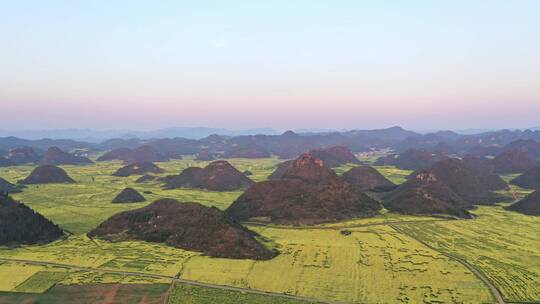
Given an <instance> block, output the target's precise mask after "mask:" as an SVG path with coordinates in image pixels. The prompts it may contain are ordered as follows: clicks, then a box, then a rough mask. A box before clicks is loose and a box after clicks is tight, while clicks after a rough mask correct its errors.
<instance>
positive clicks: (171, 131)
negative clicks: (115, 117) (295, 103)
mask: <svg viewBox="0 0 540 304" xmlns="http://www.w3.org/2000/svg"><path fill="white" fill-rule="evenodd" d="M212 134H219V135H224V136H241V135H257V134H265V135H276V134H279V133H278V132H277V131H276V130H274V129H270V128H257V129H246V130H230V129H224V128H207V127H171V128H164V129H157V130H150V131H135V130H92V129H57V130H15V131H9V130H0V137H8V136H13V137H18V138H22V139H29V140H36V139H43V138H48V139H72V140H79V141H86V142H93V143H98V142H102V141H104V140H107V139H111V138H121V139H130V138H139V139H151V138H175V137H182V138H187V139H201V138H204V137H207V136H209V135H212Z"/></svg>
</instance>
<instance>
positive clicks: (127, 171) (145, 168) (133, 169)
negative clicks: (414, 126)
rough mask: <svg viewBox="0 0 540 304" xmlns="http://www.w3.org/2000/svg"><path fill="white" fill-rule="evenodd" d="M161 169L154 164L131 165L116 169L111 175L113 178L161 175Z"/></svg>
mask: <svg viewBox="0 0 540 304" xmlns="http://www.w3.org/2000/svg"><path fill="white" fill-rule="evenodd" d="M163 172H165V171H163V169H161V168H160V167H158V166H156V165H155V164H154V163H148V162H147V163H132V164H129V165H127V166H124V167H122V168H120V169H118V170H117V171H116V172H114V173H113V175H114V176H120V177H127V176H131V175H144V174H147V173H156V174H159V173H163Z"/></svg>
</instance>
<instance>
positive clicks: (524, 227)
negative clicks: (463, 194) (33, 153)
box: [0, 159, 540, 304]
mask: <svg viewBox="0 0 540 304" xmlns="http://www.w3.org/2000/svg"><path fill="white" fill-rule="evenodd" d="M230 161H231V163H233V164H234V165H235V166H236V167H237V168H238V169H239V170H240V171H243V170H250V171H251V172H253V173H254V175H253V176H251V177H252V178H253V179H255V180H264V179H265V178H266V177H267V176H268V174H270V173H271V172H272V170H273V168H274V166H275V164H277V163H278V162H279V160H277V159H264V160H245V159H233V160H230ZM205 164H206V163H204V162H194V161H193V160H190V159H186V160H176V161H171V162H167V163H160V164H158V165H159V166H160V167H162V168H164V169H165V170H166V171H167V173H166V174H174V173H178V172H179V171H180V170H181V169H183V168H185V167H187V166H190V165H198V166H203V165H205ZM120 165H121V164H120V163H118V162H105V163H98V164H96V165H92V166H81V167H75V166H65V167H64V168H65V169H66V170H67V171H68V173H69V174H70V175H71V176H72V177H73V178H74V179H75V180H76V181H77V182H78V183H77V184H75V185H41V186H30V187H28V188H27V189H25V191H23V192H22V193H20V194H17V195H16V196H15V198H16V199H19V200H21V201H23V202H25V203H26V204H28V205H29V206H30V207H32V208H34V209H35V210H36V211H38V212H40V213H42V214H43V215H45V216H47V217H48V218H50V219H51V220H53V221H54V222H55V223H58V224H59V225H60V226H62V228H64V229H65V230H67V231H69V232H70V233H71V235H70V236H69V237H67V238H66V239H63V240H59V241H56V242H53V243H51V244H48V245H43V246H23V247H20V248H14V249H9V248H0V291H4V292H8V293H2V294H0V303H17V301H19V300H17V299H20V303H23V302H24V301H26V300H25V299H28V297H34V298H39V301H40V303H53V302H52V301H53V300H50V299H59V298H58V297H61V296H64V295H66V294H67V295H72V297H74V296H73V295H77V294H79V293H81V292H87V293H89V294H93V295H95V297H97V298H99V299H100V300H99V301H96V300H95V299H96V298H93V301H94V302H92V301H89V302H88V303H95V302H98V303H117V302H115V301H112V300H113V299H115V298H118V299H120V295H125V294H133V298H130V299H131V300H130V301H128V302H125V303H163V302H166V301H168V303H171V304H175V303H216V300H215V299H220V300H219V302H220V303H315V302H317V301H322V302H325V303H495V302H496V301H497V298H496V296H497V295H500V296H501V297H502V299H503V300H504V301H505V302H534V301H537V302H538V301H540V288H539V287H538V286H540V234H539V233H536V232H537V231H540V218H539V217H529V216H524V215H520V214H517V213H513V212H509V211H506V210H504V209H503V208H502V206H492V207H485V206H483V207H479V208H478V209H477V210H475V211H473V212H474V214H475V215H477V218H476V219H474V220H445V219H440V218H430V217H414V216H400V215H394V214H382V215H381V216H379V217H376V218H371V219H358V220H352V221H346V222H342V223H332V224H325V225H318V226H310V227H305V226H302V227H291V226H275V225H261V224H256V225H255V224H251V225H250V224H248V227H249V228H250V229H252V230H254V231H257V232H258V233H260V234H261V235H262V236H263V237H265V238H266V239H268V240H269V241H270V243H271V245H272V246H276V248H278V250H279V251H280V252H281V254H280V255H279V256H277V257H276V258H274V259H272V260H270V261H252V260H231V259H217V258H210V257H206V256H202V255H200V254H199V253H195V252H189V251H185V250H180V249H175V248H171V247H167V246H164V245H159V244H153V243H144V242H121V243H110V242H107V241H102V240H95V239H94V240H93V239H89V238H88V237H86V236H85V233H86V232H88V231H89V230H90V229H92V228H94V227H95V226H96V225H98V224H99V223H101V222H102V221H103V220H105V219H107V218H108V217H109V216H111V215H112V214H115V213H117V212H120V211H124V210H130V209H134V208H139V207H141V206H144V205H146V204H148V203H149V202H151V201H153V200H155V199H158V198H163V197H171V198H175V199H178V200H179V201H195V202H199V203H202V204H204V205H208V206H216V207H218V208H220V209H225V208H226V207H227V206H228V205H229V204H230V203H232V201H234V199H235V198H236V197H237V196H238V195H240V192H211V191H203V190H188V189H178V190H162V189H161V188H160V184H159V183H157V182H151V183H145V184H135V183H134V180H135V179H136V178H137V177H128V178H120V177H113V176H111V174H112V172H114V171H115V170H116V169H117V168H118V167H119V166H120ZM344 169H346V168H337V170H336V171H337V172H342V171H344ZM378 169H379V170H380V171H381V172H382V173H383V174H385V175H386V176H387V177H389V178H391V179H393V180H394V181H398V182H400V181H403V180H404V177H405V176H406V175H407V174H408V173H409V172H407V171H401V170H398V169H395V168H391V167H381V168H378ZM30 170H31V167H25V166H19V167H9V168H2V169H0V176H2V177H4V178H6V179H8V180H9V181H12V182H15V181H16V180H18V179H21V178H23V177H25V176H26V175H27V174H28V173H29V171H30ZM128 185H129V186H132V187H135V188H136V189H137V190H139V191H140V192H141V193H142V192H144V191H147V192H148V191H151V192H152V194H145V196H146V197H147V199H148V202H146V203H135V204H127V205H122V204H114V205H113V204H111V200H112V198H113V197H114V196H115V195H116V194H117V193H118V192H119V191H120V190H121V189H123V188H124V187H126V186H128ZM342 230H348V231H350V232H351V234H349V235H344V234H342V233H341V231H342ZM471 267H472V268H471ZM482 278H484V279H487V280H488V282H489V284H486V282H484V281H482ZM173 281H174V286H173V287H171V282H173ZM118 283H120V285H118ZM201 283H202V284H201ZM96 284H97V285H96ZM490 285H491V286H492V287H494V288H495V292H494V291H493V290H492V289H490V288H489V287H490ZM231 287H233V288H231ZM240 291H245V292H240ZM265 292H267V293H268V294H265ZM280 294H284V295H289V296H291V297H283V296H279V295H280ZM54 297H57V298H54ZM295 297H296V298H295ZM9 299H11V300H12V301H10V300H9ZM47 299H49V300H47ZM47 301H50V302H47ZM57 301H58V300H57ZM100 301H101V302H100ZM227 301H228V302H227ZM499 302H500V300H499ZM56 303H58V302H56ZM62 303H70V302H69V301H67V300H66V301H64V300H62ZM77 303H85V302H84V301H82V300H81V302H77ZM118 303H124V302H122V301H120V302H118Z"/></svg>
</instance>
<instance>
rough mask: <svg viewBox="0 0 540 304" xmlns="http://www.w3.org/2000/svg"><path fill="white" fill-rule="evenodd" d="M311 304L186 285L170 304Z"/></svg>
mask: <svg viewBox="0 0 540 304" xmlns="http://www.w3.org/2000/svg"><path fill="white" fill-rule="evenodd" d="M214 303H220V304H240V303H241V304H310V303H312V302H309V301H302V300H294V299H286V298H283V297H274V296H265V295H258V294H250V293H243V292H239V291H231V290H222V289H218V288H207V287H200V286H193V285H186V284H176V286H175V287H174V289H173V290H172V292H171V295H170V297H169V302H168V304H214Z"/></svg>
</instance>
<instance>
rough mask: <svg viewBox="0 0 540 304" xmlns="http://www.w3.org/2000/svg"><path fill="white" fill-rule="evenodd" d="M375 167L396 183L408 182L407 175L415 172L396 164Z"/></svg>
mask: <svg viewBox="0 0 540 304" xmlns="http://www.w3.org/2000/svg"><path fill="white" fill-rule="evenodd" d="M373 168H375V169H377V171H379V172H381V174H382V175H384V177H386V178H387V179H389V180H390V181H391V182H392V183H394V184H396V185H399V184H403V183H404V182H406V181H407V176H409V175H411V173H413V171H412V170H403V169H399V168H396V167H394V166H374V167H373Z"/></svg>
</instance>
